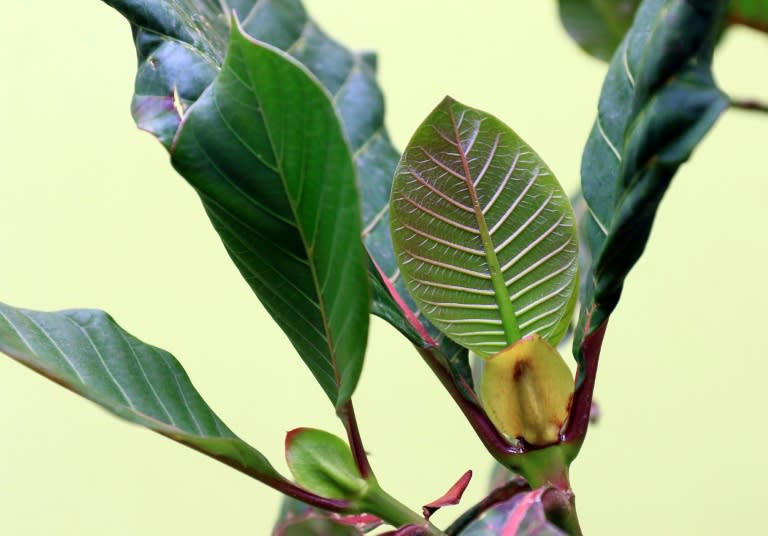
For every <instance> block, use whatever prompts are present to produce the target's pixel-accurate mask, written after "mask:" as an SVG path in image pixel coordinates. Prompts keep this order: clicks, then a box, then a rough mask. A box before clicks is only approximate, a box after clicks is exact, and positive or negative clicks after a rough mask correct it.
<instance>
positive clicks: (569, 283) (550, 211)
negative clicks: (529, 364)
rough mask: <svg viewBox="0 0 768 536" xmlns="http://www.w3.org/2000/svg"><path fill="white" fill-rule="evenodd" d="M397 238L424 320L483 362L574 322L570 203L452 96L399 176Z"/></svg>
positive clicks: (519, 145)
mask: <svg viewBox="0 0 768 536" xmlns="http://www.w3.org/2000/svg"><path fill="white" fill-rule="evenodd" d="M391 206H392V233H393V238H394V243H395V250H396V252H397V254H398V262H399V264H400V269H401V271H402V273H403V276H404V278H405V280H406V284H407V286H408V289H409V291H410V293H411V295H412V296H413V298H414V299H415V300H416V302H417V303H418V304H419V307H420V308H421V310H422V312H423V313H424V314H425V315H426V316H427V318H428V319H429V320H430V321H431V322H433V323H434V324H435V325H436V326H438V327H439V328H440V329H441V330H442V331H443V332H444V333H446V334H447V335H448V336H449V337H451V338H452V339H453V340H455V341H457V342H458V343H460V344H462V345H463V346H465V347H467V348H469V349H471V350H472V351H474V352H476V353H478V354H479V355H481V356H489V355H492V354H494V353H496V352H497V351H499V350H501V349H503V348H505V347H507V346H508V345H510V344H512V343H513V342H515V341H516V340H518V339H519V338H520V337H521V336H524V335H527V334H530V333H539V334H541V335H542V336H543V337H545V338H547V339H548V340H550V341H551V342H553V344H554V343H557V341H558V340H559V339H560V337H561V336H562V335H563V333H564V331H565V329H566V327H567V325H568V322H569V320H570V312H571V310H572V306H573V298H574V295H575V290H574V289H575V283H576V270H577V262H576V254H577V238H576V228H575V224H574V218H573V213H572V211H571V208H570V204H569V202H568V198H567V197H566V196H565V194H564V193H563V191H562V188H561V187H560V185H559V184H558V182H557V181H556V179H555V178H554V177H553V176H552V173H551V171H550V170H549V168H547V166H546V164H544V162H543V161H542V160H541V159H540V158H539V157H538V155H537V154H536V153H535V152H534V151H533V150H532V149H531V148H530V147H529V146H528V145H527V144H525V142H523V141H522V140H521V139H520V138H519V137H518V136H517V135H516V134H515V133H514V132H513V131H512V130H510V129H509V127H507V126H506V125H504V124H503V123H502V122H500V121H499V120H498V119H496V118H495V117H492V116H490V115H488V114H486V113H484V112H481V111H479V110H475V109H473V108H469V107H466V106H464V105H462V104H460V103H458V102H456V101H454V100H453V99H451V98H449V97H447V98H446V99H445V100H444V101H443V102H442V103H441V104H440V105H439V106H438V107H437V108H436V109H435V110H434V111H433V112H432V113H431V114H430V115H429V117H427V119H426V120H425V121H424V123H422V125H421V126H419V128H418V130H417V131H416V133H415V134H414V136H413V138H412V139H411V141H410V142H409V144H408V147H407V149H406V151H405V153H404V155H403V158H402V159H401V161H400V164H399V165H398V168H397V171H396V173H395V180H394V184H393V188H392V201H391Z"/></svg>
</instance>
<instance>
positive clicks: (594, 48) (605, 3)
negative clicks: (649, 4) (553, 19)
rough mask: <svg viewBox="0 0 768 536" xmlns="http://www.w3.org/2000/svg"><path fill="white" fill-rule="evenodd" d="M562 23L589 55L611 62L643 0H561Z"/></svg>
mask: <svg viewBox="0 0 768 536" xmlns="http://www.w3.org/2000/svg"><path fill="white" fill-rule="evenodd" d="M558 3H559V7H560V20H561V21H562V23H563V26H564V27H565V30H566V31H567V32H568V35H570V36H571V38H572V39H573V40H574V41H576V43H577V44H578V45H579V46H580V47H581V48H583V49H584V50H585V51H586V52H587V53H589V54H591V55H592V56H595V57H596V58H599V59H601V60H605V61H608V60H610V59H611V56H613V52H614V50H616V47H618V46H619V43H621V40H622V38H623V37H624V34H625V33H626V32H627V30H628V29H629V27H630V25H631V24H632V18H633V17H634V15H635V10H636V9H637V6H638V4H639V3H640V0H559V2H558Z"/></svg>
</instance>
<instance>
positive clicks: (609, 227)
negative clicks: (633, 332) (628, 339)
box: [574, 0, 728, 358]
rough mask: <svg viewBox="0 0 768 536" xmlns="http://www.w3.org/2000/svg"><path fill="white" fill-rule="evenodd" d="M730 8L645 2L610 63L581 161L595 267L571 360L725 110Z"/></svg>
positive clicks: (702, 0)
mask: <svg viewBox="0 0 768 536" xmlns="http://www.w3.org/2000/svg"><path fill="white" fill-rule="evenodd" d="M726 4H727V2H725V1H717V2H713V1H710V0H695V1H694V0H689V1H687V2H678V1H674V0H651V1H647V2H645V3H643V5H642V7H641V9H640V10H639V11H638V14H637V18H636V19H635V24H634V26H633V28H632V30H631V31H630V32H629V34H628V35H627V38H626V39H625V40H624V41H623V42H622V45H621V47H620V48H619V50H617V52H616V54H615V55H614V57H613V60H612V62H611V65H610V68H609V71H608V75H607V76H606V79H605V83H604V85H603V89H602V93H601V96H600V102H599V110H598V117H597V120H596V122H595V125H594V127H593V128H592V132H591V134H590V137H589V140H588V142H587V145H586V148H585V149H584V155H583V159H582V168H581V176H582V190H583V193H584V198H585V200H586V203H587V208H588V214H587V221H586V224H585V226H586V235H587V243H586V246H587V247H588V248H589V250H590V251H591V252H592V255H593V257H594V263H593V267H592V270H591V277H589V278H587V282H588V286H587V288H586V289H585V292H584V295H583V296H582V311H581V316H580V326H581V329H579V330H578V331H577V333H576V337H575V340H574V349H575V353H576V354H577V356H581V352H580V350H579V346H580V345H581V342H582V338H583V337H584V336H585V335H586V334H589V333H595V332H596V331H597V330H598V328H600V327H601V325H602V324H603V323H604V322H605V320H606V319H607V318H608V315H610V313H611V311H613V309H614V307H615V306H616V303H617V302H618V299H619V296H620V294H621V289H622V285H623V281H624V278H625V276H626V275H627V273H628V272H629V270H630V269H631V267H632V266H633V265H634V263H635V262H636V261H637V259H638V258H639V257H640V255H641V254H642V252H643V249H644V248H645V243H646V241H647V239H648V236H649V234H650V230H651V226H652V224H653V219H654V216H655V214H656V209H657V207H658V205H659V203H660V202H661V198H662V196H663V195H664V192H665V191H666V189H667V187H668V186H669V183H670V181H671V180H672V177H673V176H674V174H675V173H676V172H677V169H678V168H679V166H680V165H681V164H682V163H683V162H685V161H686V160H687V159H688V157H689V156H690V154H691V152H692V151H693V149H694V148H695V146H696V145H697V144H698V143H699V142H700V141H701V139H702V138H703V137H704V135H705V134H706V133H707V132H708V131H709V129H710V127H711V126H712V125H713V124H714V122H715V121H716V120H717V118H718V117H719V115H720V114H721V113H722V111H723V110H725V108H726V107H727V105H728V99H727V97H726V96H725V95H724V94H723V93H722V92H721V91H720V90H719V89H718V88H717V87H716V86H715V83H714V80H713V78H712V72H711V62H712V52H713V48H714V44H715V41H716V38H717V33H718V29H719V22H720V20H721V17H722V13H723V9H724V8H725V5H726ZM649 29H650V30H649ZM579 358H580V357H579Z"/></svg>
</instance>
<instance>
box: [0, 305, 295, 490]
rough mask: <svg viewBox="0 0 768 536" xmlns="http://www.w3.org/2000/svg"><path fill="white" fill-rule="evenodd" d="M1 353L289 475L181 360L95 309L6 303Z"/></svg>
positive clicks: (173, 431)
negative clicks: (209, 397)
mask: <svg viewBox="0 0 768 536" xmlns="http://www.w3.org/2000/svg"><path fill="white" fill-rule="evenodd" d="M0 351H2V352H3V353H5V354H7V355H8V356H10V357H12V358H13V359H15V360H17V361H19V362H20V363H21V364H23V365H25V366H27V367H29V368H31V369H32V370H34V371H36V372H38V373H40V374H42V375H43V376H45V377H47V378H48V379H50V380H52V381H54V382H56V383H58V384H60V385H62V386H64V387H66V388H67V389H69V390H71V391H73V392H75V393H77V394H79V395H81V396H83V397H85V398H87V399H89V400H91V401H92V402H94V403H96V404H98V405H99V406H101V407H102V408H104V409H106V410H107V411H109V412H111V413H113V414H114V415H116V416H118V417H120V418H122V419H124V420H126V421H129V422H132V423H134V424H138V425H139V426H143V427H145V428H148V429H150V430H153V431H155V432H157V433H159V434H162V435H164V436H166V437H169V438H171V439H173V440H174V441H178V442H179V443H182V444H184V445H187V446H189V447H191V448H193V449H195V450H198V451H200V452H202V453H203V454H207V455H208V456H211V457H212V458H216V459H217V460H219V461H221V462H223V463H225V464H227V465H230V466H232V467H234V468H236V469H238V470H240V471H242V472H244V473H247V474H249V475H251V476H253V477H255V478H258V479H261V480H265V479H266V480H273V481H274V480H283V479H282V477H281V476H280V475H279V474H278V473H277V472H276V471H275V469H273V468H272V466H271V465H270V464H269V462H268V461H267V460H266V459H265V458H264V456H262V455H261V453H259V452H258V451H257V450H256V449H254V448H253V447H251V446H249V445H248V444H247V443H245V442H244V441H242V440H241V439H239V438H238V437H237V436H236V435H235V434H234V433H232V431H231V430H230V429H229V428H227V426H226V425H225V424H224V423H223V422H222V421H221V419H219V418H218V417H217V416H216V414H215V413H213V411H212V410H211V408H210V407H208V405H207V404H206V403H205V401H204V400H203V399H202V397H201V396H200V394H199V393H198V392H197V391H196V390H195V388H194V386H193V385H192V382H191V381H190V380H189V377H188V376H187V374H186V373H185V372H184V369H183V368H182V367H181V365H179V362H178V361H176V359H175V358H174V357H173V356H172V355H171V354H169V353H168V352H166V351H164V350H161V349H159V348H156V347H154V346H150V345H148V344H145V343H143V342H141V341H140V340H138V339H137V338H135V337H134V336H132V335H131V334H129V333H128V332H126V331H125V330H123V329H122V328H121V327H120V326H119V325H118V324H117V323H116V322H115V321H114V320H113V319H112V318H111V317H110V316H109V315H107V314H106V313H104V312H102V311H96V310H85V309H82V310H69V311H59V312H54V313H44V312H38V311H30V310H27V309H19V308H14V307H10V306H8V305H5V304H2V303H0Z"/></svg>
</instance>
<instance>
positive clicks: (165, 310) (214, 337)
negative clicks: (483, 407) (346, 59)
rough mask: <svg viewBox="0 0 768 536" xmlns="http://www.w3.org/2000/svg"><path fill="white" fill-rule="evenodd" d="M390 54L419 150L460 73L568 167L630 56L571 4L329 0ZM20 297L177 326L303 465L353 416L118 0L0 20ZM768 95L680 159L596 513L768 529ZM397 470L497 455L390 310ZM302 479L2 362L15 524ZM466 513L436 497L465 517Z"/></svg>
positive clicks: (1, 266) (597, 435) (190, 361)
mask: <svg viewBox="0 0 768 536" xmlns="http://www.w3.org/2000/svg"><path fill="white" fill-rule="evenodd" d="M307 3H308V5H309V7H310V9H311V10H312V11H313V12H314V14H315V15H316V17H317V18H318V19H319V20H320V21H321V23H322V24H323V25H324V26H325V27H326V29H327V30H329V31H330V32H331V33H332V34H334V35H335V36H336V37H338V38H339V39H341V40H343V41H344V42H345V43H347V44H348V45H351V46H353V47H356V48H372V49H376V50H378V51H379V53H380V73H381V80H382V84H383V86H384V89H385V91H386V94H387V99H388V107H389V113H388V125H389V127H390V129H391V132H392V134H393V137H394V139H395V141H396V142H397V144H398V145H399V146H401V147H402V145H403V144H404V143H405V141H406V140H407V138H408V136H409V134H410V132H411V131H412V130H413V129H414V128H415V126H416V125H417V124H418V123H419V122H420V121H421V119H422V118H423V117H424V116H425V115H426V114H427V113H428V112H429V111H430V110H431V108H432V107H433V106H434V105H436V104H437V102H438V101H439V100H440V99H441V97H442V96H443V95H444V94H445V93H450V94H451V95H452V96H454V97H455V98H457V99H459V100H462V101H464V102H466V103H467V104H470V105H472V106H476V107H479V108H483V109H486V110H489V111H491V112H493V113H494V114H495V115H497V116H499V117H500V118H502V119H503V120H505V121H507V122H508V123H510V124H511V125H512V126H513V127H514V128H515V129H516V130H517V131H518V133H519V134H521V135H522V136H523V137H524V138H525V139H526V140H527V141H528V142H529V143H531V144H532V145H533V146H534V147H535V148H536V150H537V151H538V152H539V153H540V154H541V155H542V156H543V157H544V158H545V159H546V160H547V161H548V163H549V164H550V166H551V167H552V168H553V169H554V170H555V172H556V173H557V174H558V176H559V178H560V179H561V181H562V182H563V183H564V184H565V186H566V188H567V189H572V188H573V187H574V186H575V185H576V184H577V180H578V169H579V160H580V154H581V149H582V147H583V143H584V140H585V137H586V135H587V132H588V129H589V126H590V124H591V121H592V119H593V115H594V110H595V103H596V98H597V94H598V91H599V87H600V83H601V79H602V76H603V73H604V69H605V66H604V65H603V64H601V63H598V62H596V61H594V60H591V59H589V58H588V57H587V56H585V55H584V54H583V53H581V52H580V51H579V50H578V49H577V48H576V47H575V46H573V45H572V44H571V43H570V42H569V41H568V39H567V38H566V37H565V35H564V33H563V31H562V30H561V28H560V26H559V22H558V20H557V17H556V11H555V2H554V1H542V2H509V1H501V0H495V1H491V0H482V1H475V2H465V1H456V0H440V1H437V0H430V1H424V0H421V1H414V0H390V1H389V2H385V3H382V2H372V1H368V0H365V1H358V2H349V1H342V0H311V1H308V2H307ZM0 60H1V61H0V65H1V66H2V74H1V75H0V76H2V83H1V84H0V137H1V140H0V177H1V179H2V180H0V225H1V226H2V233H0V251H1V252H2V257H1V258H0V259H1V260H0V300H3V301H5V302H7V303H10V304H13V305H18V306H25V307H31V308H39V309H57V308H66V307H99V308H103V309H106V310H108V311H109V312H111V313H112V314H113V315H114V316H115V317H116V319H117V320H118V321H119V322H121V323H122V324H123V326H125V327H126V328H127V329H129V330H130V331H132V332H133V333H134V334H136V335H137V336H139V337H140V338H142V339H144V340H146V341H148V342H151V343H154V344H156V345H159V346H162V347H164V348H167V349H168V350H170V351H171V352H173V353H174V354H175V355H176V356H177V357H178V358H179V359H180V360H181V361H182V363H183V364H184V366H185V367H186V369H187V371H188V372H189V374H190V376H191V377H192V379H193V381H194V382H195V384H196V385H197V387H198V388H199V390H200V391H201V392H202V394H203V396H204V397H205V398H206V399H207V400H208V401H209V402H210V404H211V405H212V406H213V407H214V408H215V409H216V411H218V412H219V414H220V415H221V416H222V418H223V419H224V420H225V421H226V422H227V423H229V425H230V426H231V427H232V428H233V429H234V430H235V431H237V432H238V433H239V434H241V435H242V436H243V437H244V438H246V439H247V440H249V441H251V442H252V443H253V444H254V445H255V446H257V447H258V448H259V449H261V450H262V451H263V452H264V453H265V454H266V455H267V456H268V457H269V458H270V459H272V460H273V461H274V462H275V463H276V465H277V466H278V467H279V468H281V469H284V467H285V466H284V463H283V462H282V449H281V447H282V440H283V435H284V433H285V432H286V431H287V430H289V429H291V428H293V427H296V426H317V427H323V428H326V429H329V430H333V431H336V432H340V427H339V426H338V425H337V423H336V422H335V419H334V418H333V415H332V410H331V407H330V405H329V404H328V403H327V400H326V399H325V397H324V395H323V394H322V393H321V391H320V389H319V388H318V387H317V386H315V385H314V383H313V381H312V379H311V375H310V374H309V372H308V371H307V370H306V369H305V367H304V366H303V364H302V363H301V361H300V360H299V358H298V357H297V356H296V355H295V354H294V352H293V350H292V347H291V346H290V344H289V343H288V342H287V340H286V338H285V337H284V336H283V335H282V333H281V332H280V331H279V330H278V328H277V327H276V326H275V325H274V324H273V323H272V322H271V320H270V319H269V318H268V317H267V316H266V314H265V313H264V312H263V310H262V308H261V306H260V305H259V303H258V301H257V300H256V298H255V297H253V295H252V294H251V293H250V291H249V290H248V289H247V287H246V285H245V284H244V283H243V282H242V281H241V280H240V277H239V275H238V273H237V272H236V270H235V269H234V268H233V266H232V265H231V263H230V261H229V260H228V258H227V256H226V255H225V253H224V251H223V248H222V246H221V245H220V243H219V241H218V239H217V238H216V236H215V235H214V233H213V231H212V230H211V228H210V226H209V224H208V222H207V220H206V218H205V216H204V214H203V212H202V210H201V209H200V206H199V202H198V200H197V199H196V197H195V196H194V195H193V192H192V191H191V189H190V188H189V187H188V186H187V185H186V184H185V183H184V182H183V181H182V180H181V179H180V178H179V177H177V176H176V175H175V173H174V172H173V171H172V169H171V167H170V166H169V164H168V162H167V155H166V154H165V152H164V150H163V149H162V147H161V146H160V145H159V144H158V143H157V142H155V141H154V140H153V139H152V138H151V137H150V136H149V135H146V134H143V133H140V132H139V131H137V130H136V129H135V128H134V126H133V123H132V120H131V118H130V115H129V112H128V104H129V99H130V95H131V87H132V78H133V71H134V61H135V60H134V52H133V48H132V44H131V38H130V33H129V30H128V25H127V24H126V23H125V22H124V21H123V19H122V18H121V17H120V16H119V15H118V14H117V13H116V12H114V11H112V10H111V9H110V8H108V7H107V6H106V5H104V4H102V3H101V2H99V1H97V0H89V1H82V0H81V1H77V2H59V1H50V2H43V1H40V0H27V1H25V2H7V3H6V5H5V6H4V11H3V16H2V17H1V18H0ZM767 65H768V39H766V38H764V37H763V36H759V35H756V34H751V33H749V32H746V31H737V32H733V33H732V34H731V35H729V36H728V37H727V39H726V42H725V46H724V47H723V48H722V49H721V51H720V59H719V62H718V68H717V71H718V74H719V78H720V80H721V82H722V84H723V86H724V87H725V88H727V89H732V90H734V91H735V92H736V93H738V94H740V95H753V96H759V95H762V97H763V98H768V75H767V74H766V73H768V68H767V67H766V66H767ZM766 140H768V117H765V116H759V115H758V114H751V115H750V114H747V113H744V112H728V113H727V114H726V116H725V117H724V118H723V119H722V120H721V121H720V123H719V124H718V125H717V127H716V129H715V130H714V132H713V133H712V134H711V135H709V136H708V137H707V139H706V141H705V142H704V144H703V145H702V147H701V148H700V150H699V151H698V152H697V153H696V155H695V158H694V161H693V162H692V163H691V164H690V165H688V166H686V167H685V168H684V170H683V172H681V173H680V174H679V176H678V177H677V180H676V182H675V184H674V185H673V186H672V188H671V190H670V192H669V195H668V196H667V199H666V200H665V201H664V204H663V206H662V208H661V211H660V213H659V220H658V224H657V225H656V227H655V229H654V233H653V236H652V239H651V243H650V246H649V248H648V251H647V254H646V255H645V256H644V257H643V260H642V261H641V262H640V264H639V265H638V266H637V268H636V269H635V270H634V272H633V273H632V276H631V277H630V278H629V280H628V286H627V289H626V292H625V294H624V297H623V300H622V303H621V305H620V307H619V309H618V311H617V312H616V314H615V316H614V318H613V319H612V321H611V326H610V329H609V332H608V335H607V338H606V343H605V347H604V352H603V363H602V366H601V370H600V375H599V378H598V380H599V381H598V383H599V386H598V388H597V397H598V399H599V401H600V403H601V405H602V408H603V411H604V414H605V415H604V418H603V420H602V422H601V423H600V425H599V426H597V427H595V428H593V430H592V431H591V432H590V434H589V437H588V440H587V442H586V445H585V447H584V449H583V452H582V455H581V457H580V458H579V459H578V460H577V462H576V463H575V465H574V468H573V484H574V487H575V490H576V492H577V497H578V503H579V514H580V516H581V519H582V522H583V527H584V529H585V531H586V533H587V534H589V535H592V536H594V535H613V534H621V535H647V534H673V535H675V534H696V535H716V534H724V533H731V534H732V533H762V532H764V531H763V530H759V529H751V528H750V527H752V520H762V519H764V513H765V494H766V492H765V487H764V484H763V483H764V482H765V481H766V479H768V461H766V457H765V455H764V448H765V442H766V438H768V436H767V435H766V431H765V426H766V425H765V421H766V419H765V411H764V408H765V407H766V406H768V392H766V389H765V385H766V374H768V364H767V363H766V351H765V343H764V336H765V333H766V327H765V320H764V314H765V305H764V304H765V302H766V300H767V299H768V284H766V282H765V274H766V269H765V261H766V245H765V238H764V236H765V233H766V231H768V222H767V221H766V218H765V197H766V194H768V180H766V179H768V171H766V170H768V162H767V161H766V158H767V157H768V147H767V146H766ZM356 402H357V407H358V414H359V418H360V422H361V428H362V432H363V435H364V437H365V440H366V444H367V447H368V449H369V450H370V451H371V453H372V456H371V459H372V463H373V465H374V467H375V469H376V471H377V473H378V474H379V475H380V480H381V481H382V483H383V484H384V485H385V486H386V487H387V488H389V489H390V490H391V491H392V492H393V493H394V494H395V495H397V496H399V497H400V498H402V499H403V500H404V501H406V502H407V503H409V504H410V505H412V506H414V507H418V505H420V504H423V503H424V502H425V501H427V500H430V499H432V498H434V497H435V496H437V495H439V494H440V493H441V492H442V491H443V490H444V489H445V488H446V487H447V486H448V485H449V484H450V483H451V482H452V481H453V480H454V479H455V478H457V477H458V476H459V475H460V474H461V473H462V472H463V471H464V470H466V469H467V468H472V469H474V470H475V472H476V476H475V480H474V481H473V483H472V484H471V485H470V488H469V490H468V491H467V495H466V502H467V504H469V503H470V502H474V501H475V500H477V499H478V498H479V497H480V496H481V494H482V493H483V489H484V486H485V485H486V479H487V475H488V469H489V466H490V462H489V458H488V456H487V455H486V453H485V452H484V450H483V448H482V447H481V445H480V443H479V441H478V440H477V439H476V438H474V436H473V434H472V432H471V431H470V430H469V428H468V426H467V425H466V424H465V422H464V421H463V419H462V417H461V416H460V414H459V412H458V411H457V410H456V409H455V407H454V406H453V405H452V403H451V401H450V400H449V398H448V396H447V395H446V394H444V393H443V392H441V390H440V388H439V387H438V384H437V382H436V381H435V380H434V379H433V378H432V377H431V376H430V373H429V372H428V370H427V368H426V366H425V365H424V364H423V363H422V362H421V361H420V359H419V357H418V356H417V355H416V354H415V353H414V352H413V350H412V349H411V348H410V347H409V345H408V344H406V343H405V342H403V340H402V339H401V338H400V337H399V336H398V335H397V334H396V333H395V332H394V331H393V330H392V329H390V328H389V327H388V326H386V325H384V324H383V323H382V322H379V321H375V322H374V324H373V327H372V333H371V339H370V351H369V353H368V360H367V363H366V367H365V371H364V375H363V378H362V382H361V385H360V389H359V394H358V395H357V397H356ZM278 501H279V497H278V495H277V493H275V492H273V491H271V490H269V489H267V488H266V487H264V486H262V485H260V484H258V483H257V482H254V481H251V480H249V479H248V478H247V477H245V476H243V475H241V474H239V473H237V472H235V471H232V470H231V469H229V468H227V467H225V466H223V465H221V464H218V463H216V462H214V461H212V460H209V459H207V458H205V457H203V456H201V455H200V454H197V453H195V452H191V451H189V450H188V449H186V448H184V447H181V446H179V445H176V444H174V443H173V442H171V441H169V440H167V439H164V438H162V437H160V436H157V435H154V434H152V433H149V432H146V431H143V430H141V429H139V428H136V427H133V426H130V425H126V424H123V423H122V422H119V421H117V420H116V419H115V418H113V417H111V416H109V415H107V414H106V413H104V412H103V411H102V410H100V409H98V408H96V407H95V406H93V405H91V404H90V403H88V402H85V401H83V400H81V399H79V398H78V397H76V396H74V395H72V394H70V393H69V392H66V391H64V390H62V389H61V388H60V387H58V386H56V385H53V384H51V383H50V382H48V381H47V380H44V379H43V378H42V377H39V376H37V375H35V374H33V373H32V372H30V371H28V370H26V369H24V368H23V367H21V366H20V365H18V364H17V363H15V362H12V361H11V360H8V359H3V360H0V534H2V535H9V536H15V535H19V536H22V535H23V536H28V535H58V534H73V535H74V534H77V535H84V536H89V535H116V536H117V535H136V534H147V535H154V534H190V535H207V534H224V533H226V534H232V535H264V534H267V533H268V531H269V528H270V527H271V525H272V521H273V519H274V515H275V512H276V509H277V507H278ZM456 513H457V511H456V509H453V511H451V510H450V509H448V510H446V511H445V512H444V513H442V514H438V516H437V517H436V519H437V521H438V523H439V524H444V523H446V522H448V521H449V520H451V519H453V517H454V516H455V515H456Z"/></svg>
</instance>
